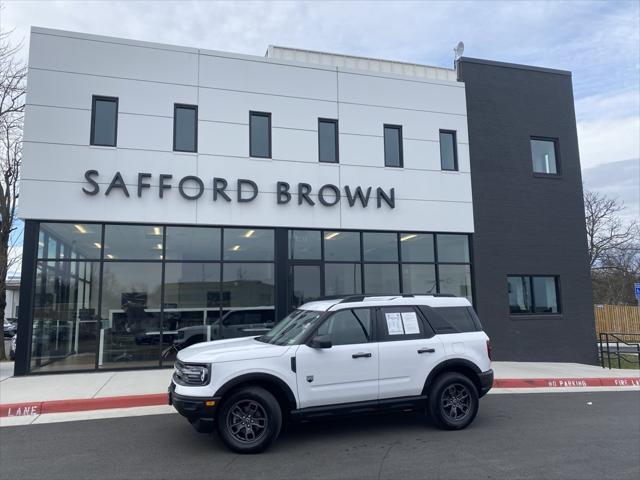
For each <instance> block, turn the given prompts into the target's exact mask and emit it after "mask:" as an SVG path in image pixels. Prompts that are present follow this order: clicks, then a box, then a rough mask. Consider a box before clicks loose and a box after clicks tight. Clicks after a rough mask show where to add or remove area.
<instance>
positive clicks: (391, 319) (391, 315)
mask: <svg viewBox="0 0 640 480" xmlns="http://www.w3.org/2000/svg"><path fill="white" fill-rule="evenodd" d="M378 332H379V341H381V342H394V341H398V340H414V339H418V338H430V337H433V335H434V332H433V331H432V330H431V328H429V326H428V325H426V324H425V322H424V321H423V319H422V316H421V315H420V314H419V312H418V311H416V309H415V308H414V307H384V308H381V309H380V310H379V314H378Z"/></svg>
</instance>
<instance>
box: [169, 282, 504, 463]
mask: <svg viewBox="0 0 640 480" xmlns="http://www.w3.org/2000/svg"><path fill="white" fill-rule="evenodd" d="M490 353H491V347H490V343H489V338H488V337H487V335H486V334H485V333H484V332H483V331H482V326H481V325H480V321H479V319H478V317H477V315H476V314H475V312H474V310H473V308H472V306H471V304H470V303H469V301H468V300H466V299H465V298H456V297H452V296H446V295H420V296H418V295H416V296H413V295H398V296H384V297H381V296H378V297H369V296H351V297H346V298H343V299H330V300H326V299H324V300H319V301H314V302H310V303H306V304H304V305H302V306H301V307H299V308H298V309H296V310H294V311H293V312H292V313H291V314H289V315H288V316H287V317H286V318H284V319H283V320H282V321H281V322H279V323H278V324H276V325H275V326H274V327H273V329H271V330H270V331H269V332H267V333H266V334H264V335H262V336H259V337H245V338H234V339H228V340H218V341H213V342H205V343H199V344H196V345H193V346H190V347H188V348H185V349H184V350H181V351H180V352H179V353H178V357H177V361H176V363H175V370H174V373H173V379H172V382H171V385H170V387H169V403H170V404H172V405H173V406H174V407H175V408H176V410H178V412H179V413H180V414H181V415H183V416H184V417H186V418H187V419H188V420H189V422H190V423H191V424H192V425H193V426H194V427H195V428H196V430H198V431H200V432H211V431H213V429H214V426H217V430H218V433H219V435H220V437H221V439H222V441H223V442H224V443H225V444H226V445H227V446H228V447H229V448H230V449H232V450H234V451H236V452H241V453H250V452H259V451H262V450H264V449H265V448H266V447H268V446H269V445H270V444H271V443H272V442H273V441H274V440H275V439H276V438H277V436H278V434H279V432H280V428H281V426H282V423H283V421H285V420H296V419H310V418H314V417H326V416H327V415H340V414H342V415H344V414H347V415H348V414H355V413H366V412H373V411H383V410H408V409H420V410H426V412H427V413H428V414H429V415H430V417H431V419H432V421H433V422H434V423H435V425H436V426H438V427H440V428H444V429H449V430H458V429H462V428H465V427H466V426H468V425H469V424H470V423H471V422H472V421H473V419H474V418H475V416H476V414H477V413H478V403H479V402H478V399H479V398H480V397H482V396H483V395H485V394H486V393H487V392H488V391H489V389H490V388H491V385H492V383H493V371H492V370H491V358H490Z"/></svg>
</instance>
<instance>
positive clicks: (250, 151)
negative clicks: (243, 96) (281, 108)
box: [249, 110, 273, 158]
mask: <svg viewBox="0 0 640 480" xmlns="http://www.w3.org/2000/svg"><path fill="white" fill-rule="evenodd" d="M254 115H255V116H257V117H267V119H268V120H269V127H268V128H269V154H268V155H267V156H264V155H256V154H254V152H253V150H252V148H251V129H252V127H251V117H252V116H254ZM271 131H272V125H271V112H257V111H255V110H249V156H250V157H253V158H273V155H272V153H273V152H272V135H271Z"/></svg>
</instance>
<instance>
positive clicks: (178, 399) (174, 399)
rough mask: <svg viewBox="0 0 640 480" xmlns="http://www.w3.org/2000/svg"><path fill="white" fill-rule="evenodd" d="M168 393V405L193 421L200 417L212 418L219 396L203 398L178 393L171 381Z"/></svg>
mask: <svg viewBox="0 0 640 480" xmlns="http://www.w3.org/2000/svg"><path fill="white" fill-rule="evenodd" d="M168 394H169V405H173V408H175V409H176V410H177V411H178V413H179V414H180V415H182V416H183V417H186V418H187V419H188V420H189V421H191V422H193V421H195V420H198V419H200V418H203V419H211V420H213V419H214V418H215V415H216V409H217V407H218V404H219V403H220V397H213V398H205V397H189V396H186V395H178V394H177V393H176V385H175V383H173V382H171V385H170V386H169V391H168Z"/></svg>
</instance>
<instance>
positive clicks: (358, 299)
mask: <svg viewBox="0 0 640 480" xmlns="http://www.w3.org/2000/svg"><path fill="white" fill-rule="evenodd" d="M365 298H366V296H365V295H350V296H348V297H344V298H343V299H342V300H340V301H339V302H338V303H354V302H363V301H364V299H365Z"/></svg>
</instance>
